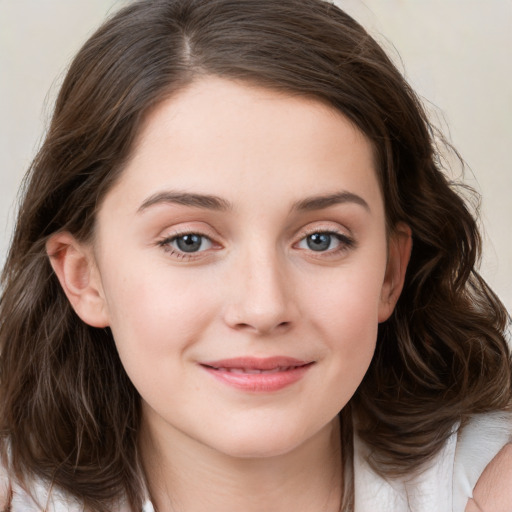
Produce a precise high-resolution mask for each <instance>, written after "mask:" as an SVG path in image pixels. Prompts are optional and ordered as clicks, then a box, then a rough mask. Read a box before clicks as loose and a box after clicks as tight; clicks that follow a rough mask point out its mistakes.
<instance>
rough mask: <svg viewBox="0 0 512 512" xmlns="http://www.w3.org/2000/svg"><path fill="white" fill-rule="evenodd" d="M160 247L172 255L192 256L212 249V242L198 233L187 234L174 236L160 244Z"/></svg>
mask: <svg viewBox="0 0 512 512" xmlns="http://www.w3.org/2000/svg"><path fill="white" fill-rule="evenodd" d="M159 245H161V246H162V247H164V248H166V249H167V250H168V251H170V252H171V253H174V252H176V253H182V254H190V253H197V252H203V251H206V250H208V249H211V248H212V246H213V243H212V241H211V240H210V239H209V238H208V237H207V236H205V235H200V234H198V233H185V234H183V235H173V236H171V237H167V238H165V239H164V240H161V241H160V242H159Z"/></svg>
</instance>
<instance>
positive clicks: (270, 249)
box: [226, 241, 293, 333]
mask: <svg viewBox="0 0 512 512" xmlns="http://www.w3.org/2000/svg"><path fill="white" fill-rule="evenodd" d="M237 257H238V259H239V261H238V262H237V264H236V265H235V268H236V271H235V272H236V275H235V276H233V280H232V283H233V284H234V287H235V290H233V291H234V293H233V294H232V296H231V300H230V304H229V305H228V310H227V314H226V320H227V322H228V323H229V324H230V326H232V327H237V328H245V329H251V330H254V331H257V332H259V333H267V332H270V331H272V330H273V329H274V328H277V327H283V326H286V325H289V324H290V323H291V321H292V316H293V313H292V310H293V307H292V301H291V293H290V291H291V282H290V280H289V279H287V269H286V261H285V258H284V257H283V255H281V254H280V253H279V251H278V250H277V248H276V247H275V246H273V245H272V244H271V243H268V241H267V242H266V243H261V242H260V243H258V242H256V243H252V244H249V245H248V247H247V250H245V251H241V252H240V254H239V255H238V256H237ZM235 283H236V284H235Z"/></svg>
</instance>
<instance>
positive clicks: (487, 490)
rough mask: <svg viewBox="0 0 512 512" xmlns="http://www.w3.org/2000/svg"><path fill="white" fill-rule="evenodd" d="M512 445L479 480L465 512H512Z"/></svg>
mask: <svg viewBox="0 0 512 512" xmlns="http://www.w3.org/2000/svg"><path fill="white" fill-rule="evenodd" d="M511 483H512V444H507V445H505V446H504V447H503V448H502V449H501V450H500V451H499V453H498V455H496V457H494V459H492V461H491V462H490V463H489V465H488V466H487V467H486V468H485V469H484V472H483V473H482V475H481V476H480V478H479V479H478V482H477V484H476V487H475V489H474V491H473V498H471V499H470V500H469V501H468V504H467V507H466V510H465V512H487V511H489V512H490V511H492V512H512V486H511Z"/></svg>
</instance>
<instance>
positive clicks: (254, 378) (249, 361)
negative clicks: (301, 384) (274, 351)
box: [200, 357, 314, 393]
mask: <svg viewBox="0 0 512 512" xmlns="http://www.w3.org/2000/svg"><path fill="white" fill-rule="evenodd" d="M313 364H314V361H301V360H298V359H294V358H289V357H271V358H263V359H260V358H253V357H245V358H235V359H224V360H220V361H213V362H205V363H200V366H201V367H202V368H203V369H204V370H206V371H207V372H208V373H209V374H210V375H212V376H213V377H214V378H216V379H217V380H220V381H221V382H223V383H224V384H227V385H229V386H231V387H234V388H236V389H239V390H242V391H248V392H260V393H261V392H267V393H268V392H273V391H279V390H280V389H283V388H285V387H288V386H290V385H292V384H294V383H295V382H298V381H299V380H300V379H302V377H303V376H304V375H305V374H306V373H307V371H308V370H309V369H310V368H311V366H312V365H313Z"/></svg>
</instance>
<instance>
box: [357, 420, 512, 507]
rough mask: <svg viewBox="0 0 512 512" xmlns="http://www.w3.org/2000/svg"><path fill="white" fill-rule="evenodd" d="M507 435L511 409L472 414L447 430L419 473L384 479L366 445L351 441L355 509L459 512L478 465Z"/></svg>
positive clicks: (511, 423)
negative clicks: (369, 457) (439, 447)
mask: <svg viewBox="0 0 512 512" xmlns="http://www.w3.org/2000/svg"><path fill="white" fill-rule="evenodd" d="M511 441H512V417H511V414H510V413H506V412H493V413H488V414H480V415H475V416H473V417H472V418H471V420H470V421H469V422H468V424H467V425H465V426H464V428H463V429H462V430H461V431H460V432H458V433H457V429H454V433H453V434H452V435H451V436H450V438H449V439H448V441H447V442H446V444H445V445H444V447H443V449H442V450H441V451H440V452H439V453H438V454H437V455H436V456H435V457H434V459H433V460H432V461H431V462H430V463H429V464H428V466H427V467H426V469H425V470H423V471H422V472H421V473H419V474H417V475H414V476H411V478H410V479H407V478H404V479H400V480H386V479H384V478H382V477H381V476H379V475H377V474H376V473H375V472H374V471H372V470H371V468H370V467H369V465H368V464H367V463H366V461H365V459H366V457H367V455H368V451H367V448H366V446H365V445H364V444H363V443H362V442H361V441H360V440H358V439H356V440H355V443H354V486H355V512H376V511H379V512H432V511H436V512H464V509H465V508H466V505H467V502H468V500H469V498H472V497H473V489H474V487H475V485H476V483H477V481H478V478H479V477H480V475H481V474H482V472H483V470H484V469H485V467H486V466H487V464H489V462H490V461H491V460H492V459H493V458H494V456H495V455H496V454H497V453H498V452H499V451H500V449H501V448H502V447H503V446H504V445H505V444H507V443H509V442H511Z"/></svg>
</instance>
